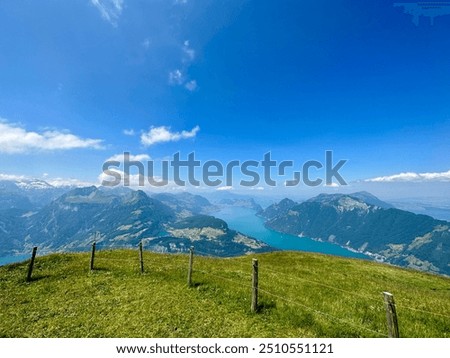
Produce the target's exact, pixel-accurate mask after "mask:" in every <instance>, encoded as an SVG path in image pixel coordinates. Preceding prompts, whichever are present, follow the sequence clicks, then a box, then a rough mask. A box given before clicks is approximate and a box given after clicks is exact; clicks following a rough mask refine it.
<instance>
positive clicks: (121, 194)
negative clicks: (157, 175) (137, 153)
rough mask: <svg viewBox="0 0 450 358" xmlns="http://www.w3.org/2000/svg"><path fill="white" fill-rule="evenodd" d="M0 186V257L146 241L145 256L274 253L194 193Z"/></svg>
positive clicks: (115, 245) (14, 184) (120, 245)
mask: <svg viewBox="0 0 450 358" xmlns="http://www.w3.org/2000/svg"><path fill="white" fill-rule="evenodd" d="M1 184H2V185H1V186H0V202H1V204H2V206H1V207H0V256H7V255H12V254H17V253H24V252H25V253H27V252H29V251H30V250H31V248H32V247H33V246H39V250H40V252H55V251H77V250H87V249H88V248H89V246H90V244H91V243H92V242H93V241H96V242H97V243H98V245H99V247H122V246H127V247H132V246H135V245H137V244H138V243H139V242H140V241H142V242H143V243H144V244H145V245H146V248H147V249H152V250H156V251H163V252H182V251H186V250H187V249H188V248H189V247H190V246H191V245H195V246H196V247H198V248H199V250H200V248H201V251H203V252H204V253H206V254H210V255H216V256H233V255H243V254H246V253H251V252H265V251H270V250H272V248H270V247H269V246H268V245H266V244H264V243H262V242H259V241H258V240H256V239H253V238H250V237H248V236H246V235H243V234H241V233H238V232H236V231H234V230H231V229H229V228H228V225H227V224H226V223H225V222H223V221H222V220H219V219H216V218H214V217H212V216H208V215H205V213H209V212H211V211H212V210H213V208H214V205H212V204H211V203H210V202H209V201H208V200H207V199H205V198H203V197H201V196H197V195H192V194H189V193H182V194H180V195H172V194H157V195H154V196H153V197H149V196H148V195H147V194H146V193H144V192H143V191H140V190H138V191H133V190H129V189H123V188H122V189H107V188H102V187H100V188H97V187H95V186H91V187H83V188H72V189H71V190H68V189H66V192H65V193H63V194H62V195H60V196H57V194H59V193H60V192H59V190H60V189H59V188H52V187H45V188H44V187H42V188H40V189H39V188H23V187H21V186H20V185H17V183H13V182H5V181H3V182H1ZM36 193H37V195H39V196H40V197H41V201H40V202H39V201H38V200H36V199H35V197H34V195H35V194H36ZM55 196H57V197H56V199H54V197H55ZM219 223H220V224H219Z"/></svg>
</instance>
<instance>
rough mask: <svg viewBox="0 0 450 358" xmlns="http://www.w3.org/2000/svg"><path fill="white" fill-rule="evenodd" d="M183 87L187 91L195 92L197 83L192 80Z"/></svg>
mask: <svg viewBox="0 0 450 358" xmlns="http://www.w3.org/2000/svg"><path fill="white" fill-rule="evenodd" d="M184 87H186V89H188V90H189V91H191V92H192V91H195V90H196V89H197V81H196V80H192V81H189V82H187V83H186V84H185V85H184Z"/></svg>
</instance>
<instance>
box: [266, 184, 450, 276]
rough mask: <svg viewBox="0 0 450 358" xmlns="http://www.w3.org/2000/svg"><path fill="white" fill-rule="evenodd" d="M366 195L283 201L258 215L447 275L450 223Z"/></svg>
mask: <svg viewBox="0 0 450 358" xmlns="http://www.w3.org/2000/svg"><path fill="white" fill-rule="evenodd" d="M367 194H368V193H356V194H350V195H344V194H333V195H327V194H321V195H319V196H317V197H315V198H312V199H310V200H308V201H305V202H303V203H300V204H298V203H294V202H292V201H291V200H289V199H285V200H283V201H281V202H280V203H278V204H275V205H272V206H270V207H268V208H267V209H266V210H264V211H263V212H262V213H260V215H261V216H262V217H264V218H265V219H266V226H267V227H269V228H271V229H274V230H277V231H280V232H284V233H288V234H291V235H296V236H300V237H299V240H301V236H306V237H311V238H316V239H319V240H323V241H328V242H332V243H336V244H339V245H341V246H345V247H348V248H351V249H354V250H357V251H360V252H364V253H367V254H370V255H372V256H374V257H375V258H377V259H379V260H382V261H386V262H389V263H392V264H395V265H400V266H406V267H410V268H415V269H419V270H423V271H431V272H436V273H441V274H450V259H449V258H450V223H449V222H447V221H442V220H436V219H433V218H432V217H430V216H426V215H416V214H413V213H411V212H408V211H403V210H399V209H395V208H392V207H391V206H390V205H389V204H387V203H384V202H382V201H381V200H379V199H378V198H376V197H374V196H373V195H370V194H369V195H367Z"/></svg>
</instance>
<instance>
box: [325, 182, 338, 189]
mask: <svg viewBox="0 0 450 358" xmlns="http://www.w3.org/2000/svg"><path fill="white" fill-rule="evenodd" d="M324 186H325V187H328V188H339V184H338V183H331V184H324Z"/></svg>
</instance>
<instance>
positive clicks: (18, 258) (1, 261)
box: [0, 252, 31, 266]
mask: <svg viewBox="0 0 450 358" xmlns="http://www.w3.org/2000/svg"><path fill="white" fill-rule="evenodd" d="M30 257H31V252H30V254H29V255H13V256H3V257H0V266H2V265H7V264H13V263H15V262H22V261H25V260H28V259H29V258H30Z"/></svg>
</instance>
